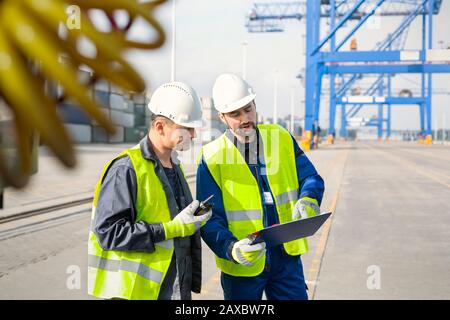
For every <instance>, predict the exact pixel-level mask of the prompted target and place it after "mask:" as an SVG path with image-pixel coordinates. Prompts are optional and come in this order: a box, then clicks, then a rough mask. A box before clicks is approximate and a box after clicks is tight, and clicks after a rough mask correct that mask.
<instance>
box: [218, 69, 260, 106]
mask: <svg viewBox="0 0 450 320" xmlns="http://www.w3.org/2000/svg"><path fill="white" fill-rule="evenodd" d="M255 97H256V94H255V93H254V92H253V89H252V87H250V85H249V84H248V83H247V82H246V81H245V80H244V79H242V78H241V77H240V76H238V75H235V74H233V73H224V74H222V75H220V76H219V77H218V78H217V79H216V82H215V83H214V86H213V100H214V107H215V108H216V110H217V111H219V112H221V113H228V112H232V111H235V110H237V109H240V108H242V107H244V106H246V105H247V104H249V103H250V102H252V101H253V100H254V99H255Z"/></svg>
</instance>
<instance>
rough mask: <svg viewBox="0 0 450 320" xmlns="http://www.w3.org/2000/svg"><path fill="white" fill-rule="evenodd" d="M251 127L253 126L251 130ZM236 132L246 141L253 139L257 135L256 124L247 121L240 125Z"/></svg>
mask: <svg viewBox="0 0 450 320" xmlns="http://www.w3.org/2000/svg"><path fill="white" fill-rule="evenodd" d="M249 128H251V130H248V129H249ZM246 130H248V131H246ZM234 133H235V134H236V135H238V136H239V137H241V138H243V139H245V140H246V141H251V140H252V139H253V138H254V137H255V136H256V125H255V123H254V122H248V123H245V124H243V125H240V126H239V128H237V129H236V130H235V131H234Z"/></svg>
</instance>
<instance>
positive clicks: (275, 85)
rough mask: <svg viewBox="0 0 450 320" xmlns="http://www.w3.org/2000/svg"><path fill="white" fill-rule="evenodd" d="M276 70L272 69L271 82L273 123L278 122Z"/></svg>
mask: <svg viewBox="0 0 450 320" xmlns="http://www.w3.org/2000/svg"><path fill="white" fill-rule="evenodd" d="M277 100H278V70H277V69H275V70H274V83H273V123H274V124H277V123H278V101H277Z"/></svg>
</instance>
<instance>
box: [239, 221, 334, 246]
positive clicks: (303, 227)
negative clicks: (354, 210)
mask: <svg viewBox="0 0 450 320" xmlns="http://www.w3.org/2000/svg"><path fill="white" fill-rule="evenodd" d="M330 215H331V212H326V213H321V214H318V215H316V216H313V217H310V218H305V219H300V220H296V221H292V222H288V223H283V224H277V225H273V226H270V227H267V228H264V229H262V230H259V231H256V232H254V233H251V234H249V235H248V238H250V240H253V242H252V243H253V244H255V243H258V242H263V241H264V242H265V243H266V247H267V248H271V247H275V246H277V245H279V244H282V243H285V242H289V241H292V240H295V239H300V238H305V237H310V236H312V235H313V234H315V233H316V232H317V230H319V228H320V227H321V226H322V225H323V224H324V222H325V221H326V220H327V219H328V217H329V216H330Z"/></svg>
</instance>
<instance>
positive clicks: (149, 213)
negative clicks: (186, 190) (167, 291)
mask: <svg viewBox="0 0 450 320" xmlns="http://www.w3.org/2000/svg"><path fill="white" fill-rule="evenodd" d="M124 155H128V156H129V157H130V160H131V162H132V164H133V168H134V170H135V172H136V179H137V195H136V222H137V221H145V222H147V223H159V222H166V221H169V220H170V211H169V207H168V204H167V198H166V195H165V192H164V189H163V187H162V184H161V181H160V180H159V178H158V177H157V176H156V174H155V168H154V163H153V162H152V161H150V160H146V159H144V158H143V157H142V155H141V150H140V146H139V145H136V146H135V147H133V148H131V149H128V150H126V151H124V152H123V153H121V154H120V155H118V156H117V157H116V158H115V159H118V158H119V157H122V156H124ZM115 159H113V160H111V161H110V162H109V163H107V164H106V166H105V167H104V170H103V172H102V175H101V177H100V179H99V181H98V183H97V186H96V189H95V193H94V202H93V206H92V219H94V217H95V209H96V205H97V200H98V196H99V192H100V186H101V183H102V181H103V178H104V176H105V174H106V172H107V170H108V168H109V166H110V165H111V163H112V162H113V161H114V160H115ZM173 252H174V243H173V240H172V239H170V240H166V241H162V242H159V243H155V251H154V252H152V253H147V252H134V251H133V252H127V251H115V250H103V249H102V248H101V247H100V245H99V243H98V240H97V238H96V236H95V234H94V232H92V230H91V231H90V233H89V243H88V253H89V256H88V293H89V294H91V295H93V296H96V297H100V298H105V299H110V298H122V299H139V300H156V299H157V298H158V295H159V291H160V289H161V284H162V282H163V281H164V278H165V276H166V274H167V270H168V269H169V265H170V261H171V260H172V255H173Z"/></svg>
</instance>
